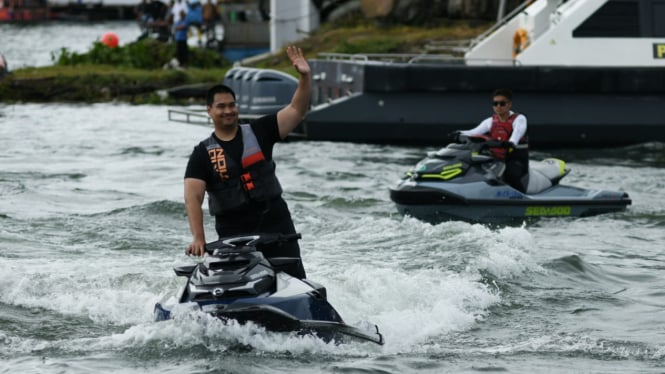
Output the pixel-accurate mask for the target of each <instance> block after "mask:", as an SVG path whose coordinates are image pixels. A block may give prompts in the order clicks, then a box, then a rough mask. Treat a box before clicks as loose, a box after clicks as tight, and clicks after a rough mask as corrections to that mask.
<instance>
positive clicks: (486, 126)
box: [460, 117, 492, 136]
mask: <svg viewBox="0 0 665 374" xmlns="http://www.w3.org/2000/svg"><path fill="white" fill-rule="evenodd" d="M491 126H492V117H489V118H486V119H484V120H483V121H482V122H481V123H480V124H479V125H478V126H476V127H474V128H472V129H471V130H464V131H460V134H462V135H471V136H473V135H483V134H487V133H488V132H489V131H490V127H491Z"/></svg>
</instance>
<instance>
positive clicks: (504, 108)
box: [492, 95, 513, 116]
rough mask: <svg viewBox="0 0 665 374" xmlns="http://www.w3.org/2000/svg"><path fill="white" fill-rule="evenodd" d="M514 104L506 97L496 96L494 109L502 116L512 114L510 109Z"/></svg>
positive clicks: (493, 104)
mask: <svg viewBox="0 0 665 374" xmlns="http://www.w3.org/2000/svg"><path fill="white" fill-rule="evenodd" d="M512 105H513V103H512V102H510V101H509V100H508V98H506V97H505V96H501V95H499V96H494V99H493V102H492V108H493V109H494V113H496V114H498V115H500V116H502V115H504V114H506V113H508V112H510V108H511V107H512Z"/></svg>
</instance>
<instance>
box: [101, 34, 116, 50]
mask: <svg viewBox="0 0 665 374" xmlns="http://www.w3.org/2000/svg"><path fill="white" fill-rule="evenodd" d="M119 41H120V40H119V39H118V35H116V34H115V33H113V32H107V33H105V34H104V35H102V40H101V42H102V44H104V45H106V46H107V47H109V48H115V47H117V46H118V43H119Z"/></svg>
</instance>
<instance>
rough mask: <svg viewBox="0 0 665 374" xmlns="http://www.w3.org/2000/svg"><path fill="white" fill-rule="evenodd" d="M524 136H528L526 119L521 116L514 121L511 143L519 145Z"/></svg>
mask: <svg viewBox="0 0 665 374" xmlns="http://www.w3.org/2000/svg"><path fill="white" fill-rule="evenodd" d="M524 134H526V117H525V116H524V115H523V114H519V115H518V116H517V117H516V118H515V121H513V133H512V134H511V135H510V142H511V143H513V144H519V142H520V139H522V137H523V136H524Z"/></svg>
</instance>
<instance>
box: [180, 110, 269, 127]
mask: <svg viewBox="0 0 665 374" xmlns="http://www.w3.org/2000/svg"><path fill="white" fill-rule="evenodd" d="M261 116H262V114H240V115H239V116H238V119H239V121H240V122H249V121H251V120H254V119H257V118H259V117H261ZM169 121H171V122H181V123H189V124H192V125H212V120H211V119H210V117H209V116H208V111H207V110H206V108H205V107H200V108H169Z"/></svg>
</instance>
